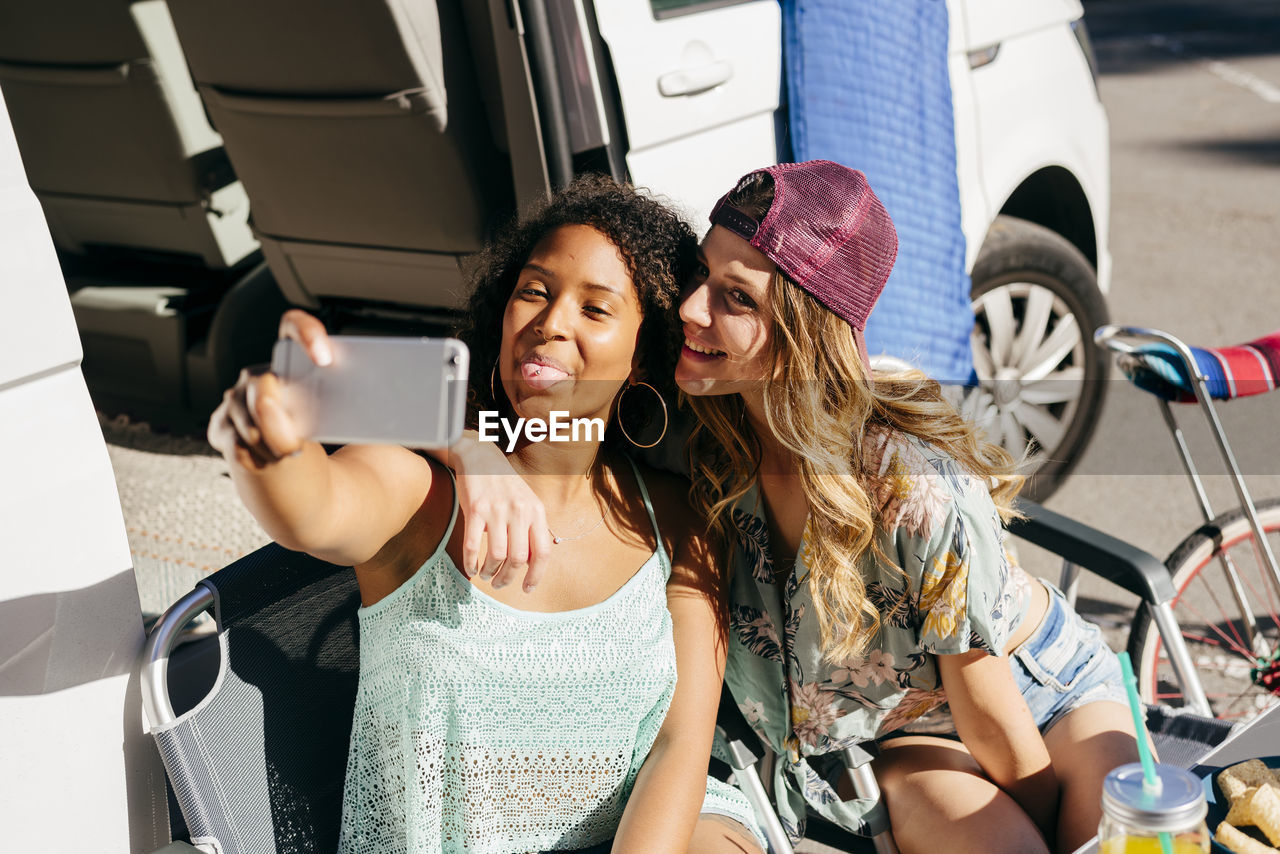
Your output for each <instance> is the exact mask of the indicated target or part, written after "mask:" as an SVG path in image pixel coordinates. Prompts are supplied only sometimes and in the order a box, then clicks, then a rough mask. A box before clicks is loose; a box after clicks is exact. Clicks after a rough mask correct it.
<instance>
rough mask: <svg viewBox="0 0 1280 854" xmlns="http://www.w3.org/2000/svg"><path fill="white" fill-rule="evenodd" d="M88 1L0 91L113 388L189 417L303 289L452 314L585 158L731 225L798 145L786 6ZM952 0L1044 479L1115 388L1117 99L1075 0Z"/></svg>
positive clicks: (431, 321) (1007, 383) (975, 240)
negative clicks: (1111, 334) (1101, 82)
mask: <svg viewBox="0 0 1280 854" xmlns="http://www.w3.org/2000/svg"><path fill="white" fill-rule="evenodd" d="M82 4H83V6H84V8H83V9H80V10H79V12H77V13H76V14H65V15H55V14H52V13H50V12H49V11H48V10H47V9H46V8H45V7H43V6H40V5H39V4H16V3H13V4H8V6H7V7H6V8H5V10H4V14H5V16H6V17H5V18H4V23H5V26H4V27H0V88H3V90H4V91H5V92H6V96H7V97H8V98H9V100H10V102H11V107H10V110H11V113H12V115H13V121H14V126H15V130H16V131H17V136H18V142H19V144H20V145H21V146H22V147H23V149H24V154H25V155H26V156H27V159H28V161H29V162H28V170H29V176H30V178H31V182H32V186H33V187H34V188H35V190H36V192H37V195H38V196H39V198H40V199H41V201H42V203H43V204H44V207H45V210H46V212H47V213H48V215H49V219H50V224H51V227H52V228H53V232H54V238H55V242H56V243H57V245H58V247H59V249H60V252H61V258H62V260H63V267H64V270H65V271H66V274H67V280H68V286H69V288H70V290H71V291H72V304H73V308H74V310H75V313H76V319H77V322H78V324H79V328H80V332H81V336H82V340H83V342H84V347H85V370H86V372H87V374H88V376H89V380H90V388H91V390H92V391H93V393H94V395H95V401H96V402H97V403H98V404H99V406H102V407H105V408H108V409H112V410H123V411H131V412H134V413H135V414H138V415H141V416H143V417H149V418H152V419H156V420H160V421H162V422H163V421H166V420H175V419H177V420H181V419H179V418H178V415H179V414H181V413H186V414H187V415H189V416H191V417H190V418H189V419H187V420H189V421H190V422H191V423H192V424H199V423H200V422H201V421H202V420H203V418H204V416H205V415H206V414H207V412H208V411H209V410H211V409H212V407H213V406H214V405H215V404H216V401H217V399H218V395H219V394H220V392H221V390H222V389H223V388H225V387H227V386H228V385H229V384H230V383H231V382H232V381H233V379H234V377H235V374H236V372H237V371H238V369H239V368H240V367H241V366H243V365H244V364H247V363H249V362H253V361H266V358H267V353H268V352H269V345H270V339H271V337H272V334H273V330H274V318H275V317H277V316H278V315H279V313H280V311H281V309H282V308H283V307H284V305H285V304H286V303H289V304H293V305H299V306H304V307H307V308H310V309H312V310H314V311H317V312H319V313H321V314H322V315H323V316H324V317H325V318H326V320H327V321H328V322H329V323H330V325H331V326H332V327H334V328H339V329H346V330H348V331H354V330H357V329H364V330H378V329H385V330H391V331H411V330H418V329H422V328H426V329H433V328H439V326H440V325H441V324H442V323H447V322H448V320H449V318H450V316H451V315H452V313H453V312H455V311H456V310H457V308H458V306H459V305H460V301H461V294H460V292H459V290H460V289H459V285H460V283H461V280H462V277H461V275H460V271H459V266H460V263H462V262H463V260H464V259H465V258H466V257H467V256H468V255H469V254H470V253H472V252H474V251H475V250H476V249H477V248H478V247H479V246H480V245H481V244H482V243H483V241H484V239H485V238H486V236H487V235H488V234H490V233H491V232H492V230H493V229H494V228H495V227H497V226H498V225H500V224H501V223H502V222H503V221H504V220H505V219H507V218H509V217H510V216H511V215H512V214H513V213H514V212H515V211H517V210H518V209H519V208H520V207H521V206H522V205H523V204H525V203H528V202H529V201H531V200H533V199H536V198H538V197H539V196H542V195H545V194H546V193H547V192H548V190H549V189H550V188H553V187H556V186H560V185H563V184H564V183H565V182H567V181H568V180H569V179H570V178H571V177H572V176H573V175H574V174H575V173H578V172H582V171H587V170H596V171H605V172H609V173H611V174H613V175H614V176H615V177H617V178H630V179H631V180H632V181H633V182H635V183H636V184H639V185H643V186H648V187H651V188H653V189H654V190H656V191H658V192H660V193H663V194H665V195H667V196H669V197H670V198H672V199H674V200H676V201H677V202H679V203H681V204H682V205H683V206H684V207H685V209H686V210H687V211H688V212H689V214H690V215H691V217H692V218H693V219H694V221H695V222H697V223H704V222H705V214H706V212H707V211H708V210H709V208H710V206H711V205H712V203H713V202H714V200H715V198H716V197H717V195H718V194H719V193H721V192H723V191H724V189H725V188H727V187H728V186H730V184H731V183H732V182H733V181H734V180H735V179H736V178H737V177H738V176H740V175H742V174H743V173H745V172H747V171H749V170H750V169H754V168H757V167H759V166H762V165H766V164H769V163H772V162H775V161H776V160H777V158H778V156H779V150H780V147H781V148H783V150H785V142H786V140H785V133H786V126H785V120H786V115H787V114H786V105H781V108H780V97H779V94H780V92H782V91H783V90H784V88H785V87H784V86H783V82H784V81H783V76H784V73H785V70H784V63H783V49H782V44H783V29H782V11H781V9H780V7H779V4H778V2H777V0H607V2H604V0H518V2H517V0H439V2H435V3H423V2H421V0H389V2H377V3H373V2H353V3H348V4H335V5H334V6H333V7H332V8H330V7H329V6H325V7H324V8H313V9H309V10H308V12H307V13H306V14H305V15H299V14H298V13H297V7H296V4H291V3H288V2H286V0H221V2H212V0H168V2H167V4H166V3H165V2H162V0H143V2H134V3H132V4H120V5H118V6H112V7H110V8H109V9H108V8H107V7H103V6H102V5H101V4H100V3H93V2H89V0H65V2H64V3H61V4H59V5H60V7H61V6H63V5H66V6H67V7H68V11H70V10H71V8H72V7H79V6H81V5H82ZM791 5H792V6H796V5H802V4H800V3H799V0H797V2H796V3H792V4H791ZM818 5H820V4H818ZM833 8H834V7H833ZM947 9H948V11H949V20H950V37H949V48H948V63H949V76H950V83H951V99H952V103H953V105H954V117H955V118H954V121H955V148H956V164H957V179H958V185H959V195H960V206H961V211H960V220H961V225H962V228H963V232H964V236H965V242H966V261H967V265H968V267H969V269H970V270H971V271H972V282H973V288H972V294H973V298H974V299H973V308H974V311H975V313H976V318H977V324H976V326H975V334H974V336H973V350H974V363H975V366H976V371H977V376H978V379H979V380H980V381H981V386H980V388H979V390H978V391H977V392H976V393H973V394H971V395H970V396H969V398H968V402H967V405H968V407H969V410H970V412H971V414H972V415H973V417H975V418H977V419H979V420H981V421H982V422H983V423H984V424H986V425H988V428H989V429H990V430H991V431H992V433H993V435H994V436H995V437H996V438H998V439H999V440H1000V441H1001V442H1003V443H1004V444H1005V445H1006V446H1007V447H1009V448H1010V449H1011V450H1013V451H1014V452H1015V453H1021V451H1022V449H1023V448H1024V447H1025V446H1026V443H1027V441H1028V440H1033V441H1034V442H1035V444H1036V448H1037V461H1038V462H1039V463H1041V464H1042V468H1041V475H1042V476H1041V477H1040V478H1038V479H1037V481H1035V482H1033V493H1034V494H1036V495H1038V496H1039V497H1043V496H1044V495H1045V494H1047V492H1048V491H1050V490H1051V489H1052V487H1053V485H1054V484H1055V483H1056V482H1057V480H1058V479H1059V478H1060V477H1061V476H1062V475H1063V474H1064V473H1065V471H1066V470H1067V469H1068V468H1069V466H1070V464H1071V462H1072V461H1073V460H1074V459H1075V457H1076V456H1077V455H1078V452H1079V450H1080V449H1081V447H1082V446H1083V444H1084V442H1085V441H1086V440H1087V438H1088V435H1089V433H1090V432H1091V429H1092V427H1093V424H1094V423H1095V421H1096V417H1097V410H1098V407H1099V405H1100V403H1101V395H1102V390H1103V389H1102V386H1103V383H1102V382H1101V379H1102V377H1103V376H1104V364H1103V362H1102V360H1101V358H1100V357H1099V355H1096V354H1095V353H1094V348H1092V347H1091V346H1089V344H1088V336H1089V334H1090V333H1091V331H1092V329H1093V328H1094V327H1095V326H1097V325H1100V324H1101V323H1103V322H1105V320H1106V309H1105V303H1104V301H1103V298H1102V294H1103V293H1105V292H1106V290H1107V287H1108V283H1109V277H1110V252H1109V249H1108V244H1107V228H1108V205H1109V193H1110V187H1109V176H1108V130H1107V121H1106V116H1105V114H1104V111H1103V108H1102V105H1101V103H1100V102H1099V100H1098V95H1097V90H1096V87H1095V82H1094V79H1093V68H1092V59H1091V55H1090V48H1089V44H1088V40H1087V36H1086V34H1085V29H1084V25H1083V22H1082V15H1083V9H1082V6H1081V4H1080V3H1079V2H1078V0H949V2H948V3H947ZM184 60H185V61H184ZM335 60H340V61H335ZM121 69H125V70H126V71H127V73H126V71H121ZM188 71H189V73H188ZM78 117H83V118H82V119H80V118H78ZM215 129H216V132H215ZM107 141H109V142H110V144H107ZM850 165H853V166H857V165H858V164H856V163H855V164H850ZM159 176H163V178H164V179H163V180H160V177H159Z"/></svg>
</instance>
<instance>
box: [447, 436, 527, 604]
mask: <svg viewBox="0 0 1280 854" xmlns="http://www.w3.org/2000/svg"><path fill="white" fill-rule="evenodd" d="M445 462H446V464H448V465H450V466H452V468H453V469H454V473H455V475H456V479H457V483H458V505H459V510H460V511H461V512H462V518H463V534H462V566H461V567H460V568H461V569H462V571H463V572H464V573H466V574H467V575H468V576H469V577H475V576H476V575H477V574H478V575H479V576H480V577H481V578H485V579H493V581H494V585H495V586H497V587H502V586H505V585H507V584H510V583H512V582H515V581H520V582H522V584H523V587H524V590H525V592H526V593H527V592H529V591H530V590H533V588H534V587H536V586H537V585H538V582H540V581H541V580H542V577H543V575H545V574H546V569H547V564H548V563H549V562H550V559H551V532H550V530H549V529H548V528H547V512H546V508H545V507H543V504H542V500H541V499H540V498H538V496H537V495H536V494H535V493H534V491H533V490H532V489H530V488H529V484H528V483H526V482H525V480H524V478H522V477H520V475H518V474H516V472H515V469H513V468H512V467H511V464H510V463H509V462H507V458H506V456H504V455H503V453H502V452H501V451H500V450H498V446H497V445H494V444H492V443H489V442H480V441H479V440H478V439H477V438H476V437H475V434H474V433H468V434H465V435H464V438H463V439H462V441H461V442H459V443H458V444H457V445H455V446H454V447H453V448H451V449H450V453H449V456H448V458H447V459H446V460H445Z"/></svg>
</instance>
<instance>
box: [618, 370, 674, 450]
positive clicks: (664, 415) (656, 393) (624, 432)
mask: <svg viewBox="0 0 1280 854" xmlns="http://www.w3.org/2000/svg"><path fill="white" fill-rule="evenodd" d="M638 385H642V386H644V387H645V388H647V389H649V391H651V392H653V394H654V396H655V397H657V398H658V403H659V404H661V406H662V433H660V434H659V435H658V438H657V439H654V440H653V441H652V442H650V443H649V444H648V445H641V444H640V443H639V442H637V441H636V440H635V439H632V438H631V434H630V433H628V432H627V428H626V427H623V426H622V401H623V399H624V398H625V397H626V396H627V392H629V391H631V389H633V388H635V387H636V386H638ZM614 415H615V416H616V417H617V419H618V429H619V430H621V431H622V435H623V436H624V437H625V438H626V440H627V441H628V442H630V443H631V444H632V445H634V446H635V447H637V448H652V447H653V446H654V445H656V444H658V443H659V442H661V441H662V439H663V438H664V437H665V436H666V435H667V425H668V423H669V419H668V417H667V402H666V401H665V400H663V399H662V394H661V393H660V392H659V391H658V390H657V389H656V388H654V387H653V386H651V385H649V384H648V383H647V382H644V381H643V380H641V381H637V382H633V383H631V384H629V385H628V386H627V387H626V388H624V389H623V390H622V394H620V395H618V407H617V409H616V410H615V411H614Z"/></svg>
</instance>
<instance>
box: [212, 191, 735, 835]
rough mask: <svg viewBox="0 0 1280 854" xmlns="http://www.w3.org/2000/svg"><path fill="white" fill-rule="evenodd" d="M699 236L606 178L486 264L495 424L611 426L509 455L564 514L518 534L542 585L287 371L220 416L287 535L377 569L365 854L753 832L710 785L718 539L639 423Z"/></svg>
mask: <svg viewBox="0 0 1280 854" xmlns="http://www.w3.org/2000/svg"><path fill="white" fill-rule="evenodd" d="M693 246H694V238H693V234H692V232H691V231H690V230H689V227H688V226H687V225H685V224H684V223H683V222H681V221H680V219H679V218H678V217H677V216H675V215H674V214H672V213H671V212H669V211H668V210H667V209H666V208H664V207H663V206H662V205H661V204H659V203H658V202H656V201H654V200H652V199H650V198H648V197H646V196H644V195H641V194H640V193H637V192H636V191H635V190H634V189H632V188H630V187H626V186H621V185H618V184H616V183H615V182H613V181H611V180H609V179H605V178H584V179H580V180H578V181H577V182H575V183H574V184H573V185H571V186H570V187H568V188H567V189H565V190H564V191H562V192H560V193H558V194H556V195H555V196H554V197H553V198H552V199H551V200H550V201H549V203H547V204H546V205H545V206H544V207H543V208H541V209H540V210H538V211H534V212H532V214H531V216H530V217H529V218H528V219H527V220H526V222H525V223H524V224H522V225H520V226H517V227H514V228H512V229H511V230H510V231H508V232H507V233H506V234H505V235H503V236H502V237H501V238H499V239H498V240H497V242H495V243H494V244H493V245H491V246H490V247H489V248H488V249H487V250H486V251H485V253H484V254H483V257H482V258H481V261H480V264H479V265H478V268H477V270H476V274H475V277H474V293H473V294H472V297H471V305H470V317H471V321H472V322H471V325H470V327H469V328H468V329H467V330H466V331H465V332H464V333H463V338H464V340H465V341H466V343H467V344H468V345H469V347H470V348H471V354H472V358H471V366H472V377H471V389H470V391H471V395H470V410H471V411H470V417H471V419H472V423H475V420H476V418H477V416H478V413H479V412H480V411H481V410H497V411H499V412H501V413H502V414H503V415H504V416H508V417H512V416H513V417H520V418H542V419H544V420H547V419H548V418H549V416H550V414H551V413H552V412H553V411H557V412H563V413H567V415H568V417H570V418H587V419H595V418H598V419H601V420H603V421H605V422H607V423H609V425H610V426H609V427H608V429H607V431H606V433H605V435H604V437H603V440H602V439H601V437H600V436H599V435H597V434H595V431H587V432H586V434H585V435H577V436H573V437H571V438H570V440H569V441H564V442H554V443H551V442H539V441H531V440H530V439H529V437H528V434H527V433H526V434H525V436H524V438H522V439H521V440H520V441H519V442H518V443H517V444H516V445H515V446H514V447H513V448H512V449H511V450H510V452H509V453H507V454H506V455H505V460H506V462H507V463H508V464H509V465H510V466H511V467H512V468H514V469H515V471H516V472H517V473H518V474H519V475H520V477H521V478H522V482H523V483H525V484H527V487H528V488H529V489H530V490H531V491H532V493H533V494H534V495H536V496H537V497H538V499H540V501H541V502H542V503H543V504H544V505H545V506H547V507H551V508H554V511H553V512H552V513H551V514H550V516H549V517H548V518H546V520H545V521H546V522H547V523H549V524H550V529H549V530H547V531H546V532H545V533H543V532H537V533H535V535H534V536H533V537H532V538H531V540H530V541H529V542H524V543H519V544H515V547H516V548H518V549H522V550H524V551H525V552H526V553H528V554H534V555H536V556H537V559H538V561H539V562H540V563H542V564H544V565H545V569H546V570H547V571H546V573H545V577H544V578H542V580H541V581H540V582H539V577H538V576H533V577H530V576H528V575H526V574H524V573H520V574H518V575H517V574H516V573H515V562H514V561H513V562H512V563H511V564H509V565H508V566H507V567H505V568H504V570H503V571H502V572H494V571H492V570H496V569H497V568H498V567H497V565H496V564H489V565H487V566H486V565H479V566H478V565H477V562H476V561H475V558H474V556H475V554H476V553H477V552H478V549H479V547H480V546H481V545H484V546H485V547H486V548H487V549H488V550H489V552H490V554H491V555H493V554H496V555H498V556H502V555H503V554H504V553H505V552H506V550H507V548H508V546H509V545H510V544H508V543H502V542H498V539H497V537H496V536H495V537H493V538H492V539H491V540H490V542H488V543H487V544H481V543H477V544H475V546H474V547H468V546H465V545H464V543H463V529H462V527H461V526H459V525H456V524H455V523H456V521H457V517H458V509H459V497H458V491H457V489H456V488H455V485H454V482H453V479H452V478H451V477H450V475H449V473H448V471H447V470H446V469H445V468H444V467H443V466H442V465H440V464H439V463H438V462H436V461H433V460H428V459H426V458H424V457H422V456H419V455H417V454H415V453H413V452H411V451H408V450H406V449H404V448H400V447H391V446H353V445H349V446H346V447H343V448H341V449H339V450H338V451H336V452H335V453H333V454H332V455H328V454H326V452H325V450H324V448H322V447H321V446H320V445H318V444H316V443H314V442H310V441H304V440H303V439H302V438H301V437H300V436H299V435H298V432H297V428H296V426H295V425H294V423H293V422H292V421H291V419H290V417H289V416H288V414H287V413H286V412H285V410H284V409H283V407H282V405H281V400H280V393H279V385H278V381H277V380H276V378H275V377H273V376H271V375H270V374H267V375H263V376H253V377H251V376H248V375H243V376H242V377H241V378H240V380H239V381H238V382H237V384H236V386H235V387H234V388H232V389H231V390H230V391H229V392H228V393H227V395H226V396H225V398H224V402H223V404H222V405H221V406H220V407H219V408H218V410H217V411H216V412H215V413H214V415H213V417H212V420H211V422H210V425H209V440H210V442H211V443H212V444H213V445H214V447H216V448H218V449H219V450H220V451H221V452H222V454H223V455H224V457H225V458H226V459H227V461H228V463H229V465H230V468H231V473H232V478H233V479H234V481H235V484H236V487H237V489H238V491H239V493H240V495H241V497H242V499H243V500H244V502H245V504H246V505H247V506H248V507H249V509H250V510H251V511H252V512H253V514H254V515H255V517H257V519H258V521H259V522H260V523H261V524H262V526H263V528H264V529H265V530H266V531H267V532H268V533H269V534H270V535H271V536H272V537H273V538H274V539H275V540H276V541H277V542H279V543H280V544H281V545H284V546H285V547H286V548H291V549H296V550H300V551H305V552H308V553H310V554H312V555H315V556H317V557H319V558H322V559H324V560H328V561H331V562H334V563H339V564H349V565H351V566H352V567H353V568H354V572H355V576H356V581H357V584H358V586H359V590H360V598H361V608H360V611H359V621H360V635H361V662H360V682H359V688H358V691H357V699H356V709H355V717H354V723H353V726H352V734H351V744H350V755H349V760H348V765H347V779H346V788H345V794H344V802H343V816H342V833H341V840H340V845H339V848H340V850H342V851H344V852H392V851H394V852H405V851H408V852H434V851H468V852H495V854H500V853H501V852H526V851H538V850H578V849H590V850H593V851H594V850H605V849H606V848H607V847H608V846H610V845H612V846H613V847H614V848H615V849H617V850H632V849H639V848H641V847H643V848H644V849H645V850H652V851H677V852H684V851H686V850H688V849H689V848H691V847H693V848H696V849H697V850H699V851H715V850H743V849H751V848H754V846H755V844H756V843H755V840H754V838H753V837H752V835H751V832H750V831H749V830H747V828H746V825H747V824H748V823H749V822H750V807H749V806H748V805H747V803H746V800H745V798H743V797H742V796H741V795H740V794H739V793H737V792H736V791H735V790H733V789H731V788H730V787H727V786H725V785H724V784H722V783H719V782H718V781H716V780H713V779H711V778H709V777H707V776H706V771H707V761H708V757H709V754H710V746H711V733H712V727H713V721H714V718H715V713H716V708H717V704H718V701H719V697H720V685H721V676H722V671H723V666H724V655H725V640H724V634H723V630H722V627H721V623H720V615H721V611H722V608H721V605H720V586H719V573H718V571H717V567H716V562H715V560H714V559H713V557H712V556H713V554H714V553H715V552H716V551H717V550H716V549H713V548H710V547H709V544H708V540H707V538H706V534H705V526H704V525H702V524H701V522H699V521H698V517H697V514H696V513H693V512H691V510H690V509H689V505H688V499H687V496H686V495H685V489H684V487H683V485H682V484H681V483H680V482H679V481H674V480H673V479H672V478H670V477H669V476H660V475H658V474H655V473H653V472H651V471H642V470H641V468H640V467H639V466H637V465H636V464H635V463H633V462H631V460H630V459H629V458H628V457H627V455H626V453H625V451H624V447H625V444H626V440H627V438H628V436H629V431H630V430H632V429H634V428H633V427H628V426H627V423H626V422H623V423H622V424H621V425H619V423H618V422H617V417H618V415H619V410H620V409H622V408H624V407H625V406H626V405H627V404H628V403H630V401H629V400H627V398H628V397H630V396H632V395H640V394H642V393H644V390H640V389H638V388H637V387H638V386H641V385H645V386H647V387H648V389H650V390H652V388H653V387H652V385H649V383H651V382H654V381H660V380H662V379H664V378H665V379H668V380H669V378H670V376H671V363H672V357H673V350H672V348H671V347H670V346H669V341H670V338H671V334H672V326H671V312H670V309H671V307H672V303H673V300H674V298H675V297H676V296H677V295H678V292H679V285H680V282H681V281H682V280H683V279H684V277H685V275H686V274H687V271H688V264H689V260H690V259H691V257H692V251H693ZM282 334H284V335H287V336H290V337H294V338H296V339H298V340H299V341H301V342H302V344H303V346H304V348H305V349H306V350H307V352H308V353H309V354H310V355H311V356H312V358H313V359H315V360H316V361H317V362H318V363H320V364H324V363H325V362H326V361H328V354H327V349H328V342H327V338H326V335H325V333H324V329H323V326H322V325H321V324H320V322H319V321H318V320H317V319H316V318H314V317H311V316H310V315H306V314H304V313H302V312H298V311H293V312H289V313H288V314H286V315H285V318H284V319H283V321H282ZM620 399H621V400H620ZM492 447H493V446H490V453H496V452H495V451H493V450H492ZM551 531H554V533H551ZM516 578H520V580H522V581H523V583H522V584H521V585H510V584H509V582H510V581H511V580H515V579H516ZM677 670H678V671H679V675H680V679H679V683H678V685H677V681H676V673H677Z"/></svg>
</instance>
